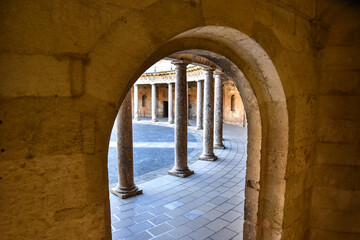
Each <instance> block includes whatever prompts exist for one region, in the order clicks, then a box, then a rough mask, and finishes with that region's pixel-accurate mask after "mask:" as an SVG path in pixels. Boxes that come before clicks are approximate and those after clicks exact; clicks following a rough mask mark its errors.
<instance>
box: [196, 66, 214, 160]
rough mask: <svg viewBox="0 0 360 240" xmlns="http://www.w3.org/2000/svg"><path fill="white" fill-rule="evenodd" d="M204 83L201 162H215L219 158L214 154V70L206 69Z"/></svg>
mask: <svg viewBox="0 0 360 240" xmlns="http://www.w3.org/2000/svg"><path fill="white" fill-rule="evenodd" d="M203 71H204V73H205V81H204V123H203V124H204V134H203V139H204V140H203V153H202V154H201V156H200V157H199V159H200V160H206V161H215V160H216V159H217V156H215V154H214V146H213V144H214V78H213V71H214V68H211V67H205V68H204V69H203Z"/></svg>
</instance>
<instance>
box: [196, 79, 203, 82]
mask: <svg viewBox="0 0 360 240" xmlns="http://www.w3.org/2000/svg"><path fill="white" fill-rule="evenodd" d="M203 81H204V79H198V80H196V82H203Z"/></svg>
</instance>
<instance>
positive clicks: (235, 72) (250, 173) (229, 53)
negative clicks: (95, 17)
mask: <svg viewBox="0 0 360 240" xmlns="http://www.w3.org/2000/svg"><path fill="white" fill-rule="evenodd" d="M108 44H109V42H108ZM114 44H115V43H114ZM110 45H111V44H110ZM106 48H107V49H111V48H110V47H109V46H107V47H106ZM115 49H116V48H115ZM181 51H185V53H187V52H190V53H195V54H198V55H201V56H203V57H205V58H208V59H210V60H211V61H213V62H215V63H216V64H217V65H219V66H220V67H221V68H223V69H224V70H225V71H226V73H227V74H228V75H229V76H231V77H232V78H233V79H234V82H235V84H236V86H237V88H238V89H239V91H240V94H241V96H242V98H243V100H244V105H245V109H246V112H247V117H248V123H249V130H248V136H249V137H248V138H249V139H248V160H247V176H246V179H247V188H246V196H245V197H246V203H245V205H246V206H245V208H246V209H245V210H246V212H245V228H244V236H245V237H246V239H255V238H258V239H280V238H281V235H282V225H283V215H284V202H285V187H286V180H285V172H286V162H287V154H288V114H287V105H286V98H285V94H284V90H283V87H282V83H281V81H280V79H279V75H278V73H277V71H276V69H275V66H274V65H273V63H272V61H271V59H270V58H269V56H268V55H267V54H266V52H265V51H264V50H263V49H262V48H261V47H260V46H259V45H258V44H257V43H256V42H255V41H254V40H253V39H251V38H250V37H248V36H247V35H245V34H243V33H241V32H239V31H237V30H235V29H231V28H226V27H219V26H207V27H200V28H196V29H192V30H189V31H186V32H184V33H182V34H179V35H177V36H175V37H173V38H172V39H170V40H169V41H167V43H165V44H164V45H162V46H161V47H159V48H158V49H157V50H156V51H155V52H153V53H152V54H151V55H150V56H149V57H148V58H147V59H145V60H144V61H143V62H142V63H141V64H140V65H139V66H138V68H137V69H135V68H132V69H129V70H128V71H132V77H131V78H130V79H128V80H126V81H123V82H126V83H127V84H126V86H122V85H117V86H113V87H115V88H116V89H117V92H118V93H122V95H121V97H120V98H118V101H117V106H120V103H121V102H122V99H123V98H124V94H125V93H126V92H127V91H128V90H129V89H130V87H131V86H132V84H133V83H134V82H135V81H136V80H137V78H138V77H140V75H141V74H142V73H143V72H144V71H145V70H146V69H147V68H148V67H150V66H151V65H152V64H153V63H155V62H157V61H158V60H160V59H162V58H164V57H166V56H168V55H170V54H173V53H176V52H181ZM108 54H111V55H114V54H120V53H117V52H116V51H113V52H112V53H108ZM94 58H96V56H94V57H93V58H92V59H94ZM94 63H95V64H93V66H92V69H96V63H99V61H96V59H95V61H94ZM118 63H120V62H118ZM115 65H116V63H111V66H115ZM89 75H90V76H91V72H90V74H89ZM127 75H130V72H129V73H127ZM117 77H121V76H117ZM104 97H105V98H106V96H104ZM114 117H115V116H114Z"/></svg>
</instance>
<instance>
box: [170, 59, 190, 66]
mask: <svg viewBox="0 0 360 240" xmlns="http://www.w3.org/2000/svg"><path fill="white" fill-rule="evenodd" d="M171 63H172V64H173V65H175V67H176V68H186V66H187V65H188V64H190V63H191V62H190V61H187V60H174V61H172V62H171Z"/></svg>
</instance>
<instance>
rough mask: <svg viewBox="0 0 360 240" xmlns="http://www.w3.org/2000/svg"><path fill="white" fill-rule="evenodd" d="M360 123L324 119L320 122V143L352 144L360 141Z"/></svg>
mask: <svg viewBox="0 0 360 240" xmlns="http://www.w3.org/2000/svg"><path fill="white" fill-rule="evenodd" d="M359 130H360V129H359V121H353V120H332V119H322V120H320V122H319V130H318V131H319V132H318V134H319V141H321V142H332V143H352V142H356V141H358V139H359Z"/></svg>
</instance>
